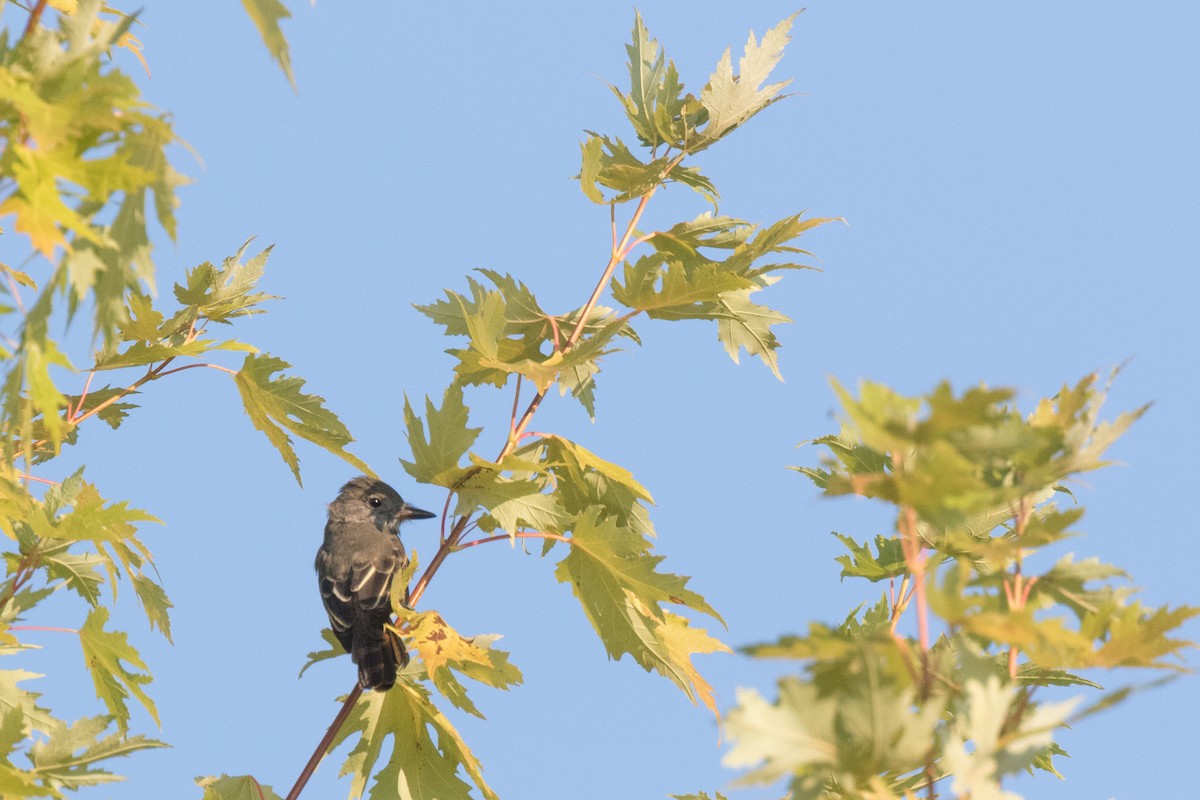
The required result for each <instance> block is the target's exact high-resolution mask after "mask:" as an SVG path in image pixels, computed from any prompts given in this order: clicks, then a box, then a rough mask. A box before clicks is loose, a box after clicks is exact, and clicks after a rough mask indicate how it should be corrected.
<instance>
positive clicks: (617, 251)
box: [563, 189, 654, 350]
mask: <svg viewBox="0 0 1200 800" xmlns="http://www.w3.org/2000/svg"><path fill="white" fill-rule="evenodd" d="M653 196H654V189H651V190H650V191H649V192H646V194H644V195H642V199H641V200H640V201H638V205H637V208H636V209H635V210H634V212H633V217H632V218H631V219H630V220H629V225H628V226H627V227H626V228H625V235H624V236H622V237H621V243H620V244H618V245H617V246H616V247H614V248H613V250H612V255H610V256H609V259H608V264H606V265H605V267H604V273H603V274H602V275H601V276H600V280H599V281H597V282H596V288H595V289H593V290H592V296H591V297H589V298H588V301H587V302H586V303H584V304H583V308H582V309H580V311H579V320H578V321H577V322H576V323H575V330H573V331H571V338H569V339H567V343H566V345H565V346H564V347H563V350H570V349H571V348H572V347H574V346H575V343H576V342H578V341H579V337H581V336H583V329H584V328H585V327H586V326H587V319H588V317H589V316H591V313H592V309H593V308H595V307H596V303H597V302H598V301H599V300H600V295H601V294H602V293H603V292H604V287H605V286H608V282H609V281H610V280H612V274H613V271H614V270H616V268H617V264H619V263H620V262H621V260H622V259H623V258H624V256H623V255H622V253H628V250H627V249H626V245H628V244H629V239H630V237H632V236H633V232H634V230H636V229H637V224H638V221H639V220H641V218H642V213H643V212H644V211H645V210H646V204H647V203H649V202H650V198H651V197H653Z"/></svg>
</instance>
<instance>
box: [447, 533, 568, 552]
mask: <svg viewBox="0 0 1200 800" xmlns="http://www.w3.org/2000/svg"><path fill="white" fill-rule="evenodd" d="M513 539H553V540H554V541H556V542H566V543H567V544H573V542H572V541H571V539H570V538H569V537H567V536H559V535H558V534H557V533H544V532H543V531H518V532H516V533H514V534H511V535H510V534H507V533H501V534H499V535H497V536H488V537H487V538H485V539H476V540H475V541H473V542H464V543H463V544H460V545H458V546H457V547H456V548H454V549H455V550H466V549H467V548H468V547H475V546H476V545H481V544H489V543H491V542H509V541H512V540H513Z"/></svg>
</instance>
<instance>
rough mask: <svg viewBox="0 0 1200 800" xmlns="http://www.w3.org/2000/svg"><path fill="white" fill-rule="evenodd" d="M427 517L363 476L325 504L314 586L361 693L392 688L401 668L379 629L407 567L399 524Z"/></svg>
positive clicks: (395, 641)
mask: <svg viewBox="0 0 1200 800" xmlns="http://www.w3.org/2000/svg"><path fill="white" fill-rule="evenodd" d="M433 516H436V515H435V514H431V513H430V512H428V511H422V510H421V509H419V508H414V507H413V506H411V505H409V504H408V503H406V502H404V498H402V497H401V496H400V494H399V493H398V492H397V491H396V490H395V489H393V488H392V487H391V486H388V485H387V484H386V483H384V482H383V481H381V480H378V479H377V478H372V477H369V476H367V475H360V476H358V477H356V478H353V479H352V480H350V481H349V482H348V483H346V485H345V486H343V487H342V488H341V491H340V492H338V496H337V497H336V498H335V499H334V501H333V502H332V503H330V504H329V520H328V522H326V523H325V541H324V542H323V543H322V544H321V548H320V549H319V550H317V560H316V569H317V583H318V585H319V587H320V590H321V602H322V603H324V605H325V612H326V613H327V614H329V625H330V627H331V628H332V629H333V633H334V635H335V636H337V639H338V641H339V642H341V643H342V647H344V648H345V649H346V652H348V653H349V654H350V658H351V660H352V661H353V662H354V663H355V664H357V665H358V682H359V684H360V685H361V686H362V687H363V688H364V689H374V690H376V691H381V692H382V691H387V690H388V689H390V688H392V685H393V684H395V682H396V670H397V665H399V668H400V669H403V668H404V667H405V666H407V664H408V650H407V649H406V648H405V647H404V646H403V644H402V643H401V642H400V640H399V638H398V637H397V636H396V635H395V634H394V633H392V632H391V631H388V630H387V629H385V628H384V625H386V624H387V623H389V622H391V619H392V604H391V588H392V578H393V576H394V575H395V574H396V573H397V572H400V571H401V570H402V569H403V568H404V566H405V564H407V562H408V556H407V554H406V553H405V552H404V545H403V544H402V543H401V541H400V530H399V529H400V523H402V522H405V521H407V520H414V519H429V518H430V517H433ZM406 597H407V593H406Z"/></svg>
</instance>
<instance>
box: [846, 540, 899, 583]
mask: <svg viewBox="0 0 1200 800" xmlns="http://www.w3.org/2000/svg"><path fill="white" fill-rule="evenodd" d="M833 535H834V536H836V537H837V539H838V541H839V542H841V543H842V544H844V545H845V546H846V549H848V550H849V551H850V555H848V556H838V557H837V559H836V561H837V562H838V563H839V564H841V565H842V577H843V578H866V579H867V580H869V581H871V582H873V583H874V582H878V581H882V580H889V579H891V578H896V577H899V576H901V575H903V574H904V573H905V572H907V571H908V566H907V564H906V563H905V560H904V547H903V545H902V544H901V542H900V540H899V539H897V538H888V537H886V536H876V537H875V552H874V553H872V552H871V548H870V547H868V546H867V545H865V544H861V545H860V544H859V543H858V542H856V541H854V540H853V539H851V538H850V537H849V536H843V535H841V534H840V533H834V534H833Z"/></svg>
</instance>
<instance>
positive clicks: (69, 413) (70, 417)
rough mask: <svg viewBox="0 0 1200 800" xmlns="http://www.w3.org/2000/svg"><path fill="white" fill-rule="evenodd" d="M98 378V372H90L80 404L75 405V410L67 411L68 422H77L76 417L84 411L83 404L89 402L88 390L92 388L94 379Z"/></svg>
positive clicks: (80, 396) (80, 397)
mask: <svg viewBox="0 0 1200 800" xmlns="http://www.w3.org/2000/svg"><path fill="white" fill-rule="evenodd" d="M95 377H96V370H94V369H93V370H89V371H88V376H87V380H86V381H84V383H83V391H82V392H80V393H79V402H78V403H76V404H75V410H74V411H72V410H71V409H70V408H68V409H67V422H75V421H76V420H75V415H76V414H78V413H79V412H80V411H82V410H83V404H84V403H85V402H86V401H87V396H88V390H90V389H91V388H92V378H95Z"/></svg>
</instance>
